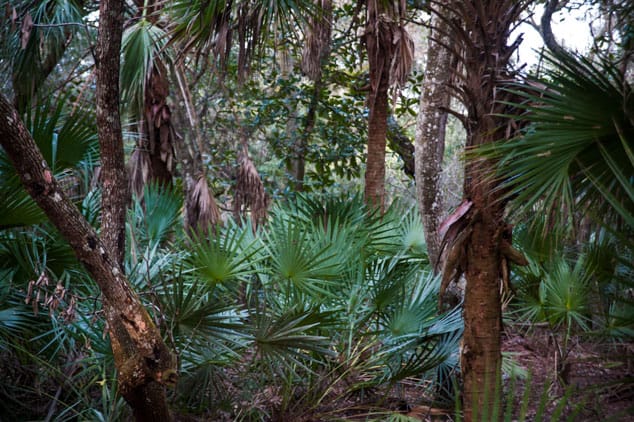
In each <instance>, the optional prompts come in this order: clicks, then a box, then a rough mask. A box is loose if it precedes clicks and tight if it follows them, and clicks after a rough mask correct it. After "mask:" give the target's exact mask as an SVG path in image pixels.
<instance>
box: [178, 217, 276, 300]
mask: <svg viewBox="0 0 634 422" xmlns="http://www.w3.org/2000/svg"><path fill="white" fill-rule="evenodd" d="M251 232H252V229H251V227H250V226H248V225H247V226H244V227H241V226H239V225H237V224H236V223H233V222H230V223H229V224H227V226H226V227H224V228H222V229H220V228H217V229H216V232H215V236H213V237H210V238H209V239H207V238H205V237H203V236H196V235H192V237H191V245H190V248H191V255H190V257H189V262H190V263H191V265H192V268H194V271H193V275H194V276H195V277H198V278H200V279H201V280H203V281H204V282H205V283H207V284H208V285H209V286H211V287H213V286H217V285H224V287H225V288H235V287H236V286H233V287H232V286H231V285H230V284H231V283H239V282H243V283H245V282H247V281H248V279H249V276H250V275H251V274H253V273H254V272H255V271H256V269H257V264H258V262H259V261H260V260H261V259H262V258H263V257H262V256H261V255H260V254H259V253H260V248H261V244H260V243H259V241H258V240H257V239H256V238H255V237H253V236H252V235H251Z"/></svg>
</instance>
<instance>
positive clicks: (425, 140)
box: [414, 10, 457, 266]
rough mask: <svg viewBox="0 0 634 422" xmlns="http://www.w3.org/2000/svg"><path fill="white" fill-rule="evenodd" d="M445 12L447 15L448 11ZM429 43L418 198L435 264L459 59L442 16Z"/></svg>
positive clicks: (419, 137) (419, 143) (419, 144)
mask: <svg viewBox="0 0 634 422" xmlns="http://www.w3.org/2000/svg"><path fill="white" fill-rule="evenodd" d="M441 13H443V14H447V12H446V11H445V10H442V11H441ZM431 27H432V29H431V31H430V34H429V38H428V41H427V67H426V69H425V77H424V79H423V86H422V89H421V95H420V111H419V113H418V118H417V121H416V149H415V154H416V158H415V160H414V163H415V169H416V198H417V201H418V209H419V210H420V213H421V217H422V221H423V231H424V233H425V243H426V244H427V254H428V255H429V260H430V262H431V263H432V265H434V266H435V264H436V263H437V262H438V257H439V254H440V242H441V239H440V238H439V234H438V228H439V227H440V221H441V219H442V214H443V196H442V191H441V186H440V176H441V173H442V161H443V155H444V152H445V129H446V126H447V109H448V108H449V101H450V98H451V97H450V92H449V84H450V82H451V79H452V74H453V72H455V70H456V69H455V67H456V66H455V63H457V61H456V60H452V59H453V58H452V55H451V52H450V51H449V50H447V48H445V47H444V46H445V45H449V43H450V39H449V35H448V30H449V25H448V24H447V22H446V20H445V19H441V18H439V17H438V15H434V16H433V18H432V24H431Z"/></svg>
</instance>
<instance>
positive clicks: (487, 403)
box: [441, 0, 526, 421]
mask: <svg viewBox="0 0 634 422" xmlns="http://www.w3.org/2000/svg"><path fill="white" fill-rule="evenodd" d="M525 6H526V2H525V1H517V0H489V1H487V0H469V1H455V2H452V3H451V4H450V5H449V6H447V8H450V9H451V11H452V14H455V16H456V18H457V19H449V17H447V16H441V18H444V19H445V20H446V21H447V22H449V23H450V25H451V36H452V44H454V45H459V46H460V49H461V50H462V56H461V60H462V65H463V68H464V74H463V75H462V77H461V80H460V81H459V84H458V85H459V89H458V92H459V95H460V96H461V99H462V101H463V103H464V105H465V107H466V109H467V116H466V119H463V120H464V123H465V127H466V131H467V148H468V149H472V148H474V147H477V146H478V145H482V144H486V143H489V142H494V141H498V140H502V139H504V138H505V135H506V128H507V124H508V119H507V118H505V117H500V116H501V115H507V114H508V113H509V111H508V110H506V109H505V107H506V106H505V105H504V104H503V102H504V100H505V97H506V96H508V95H509V94H507V93H505V92H504V91H503V90H502V89H501V87H502V86H503V84H505V83H507V82H508V81H509V80H511V79H512V78H513V75H512V73H510V71H509V70H508V64H509V58H510V56H511V54H512V53H513V51H514V50H515V48H516V47H517V45H518V44H519V42H520V41H521V38H520V39H518V40H516V41H515V42H513V43H512V44H511V45H507V42H508V39H509V36H510V32H511V29H512V28H513V26H514V23H515V22H517V19H519V14H520V12H521V11H522V10H523V8H524V7H525ZM467 157H468V158H467V160H466V163H465V181H464V195H465V201H471V202H472V205H471V209H470V210H469V224H468V225H467V226H465V228H464V230H465V231H466V234H468V236H467V237H466V238H465V240H464V256H465V259H466V262H463V263H461V267H462V268H463V269H465V276H466V280H467V284H466V289H465V299H464V308H463V313H464V337H463V348H462V356H461V370H462V375H463V380H464V390H463V400H464V410H465V420H466V421H471V420H474V419H478V420H493V419H492V418H493V415H494V412H497V410H499V409H495V406H496V405H499V394H500V391H501V389H500V388H499V387H500V377H501V361H502V359H501V330H502V326H501V316H502V311H501V303H500V293H499V292H500V274H501V262H502V260H503V259H504V256H503V255H502V247H503V242H504V238H503V233H504V230H505V228H506V227H507V225H506V223H505V222H504V201H503V199H502V198H501V193H500V191H499V189H495V187H496V180H495V170H494V166H495V163H493V162H490V161H487V160H484V159H480V158H478V157H477V156H467ZM445 270H447V269H445ZM496 395H497V396H498V397H497V398H496ZM476 414H477V415H476ZM497 414H498V415H499V414H501V412H500V413H497Z"/></svg>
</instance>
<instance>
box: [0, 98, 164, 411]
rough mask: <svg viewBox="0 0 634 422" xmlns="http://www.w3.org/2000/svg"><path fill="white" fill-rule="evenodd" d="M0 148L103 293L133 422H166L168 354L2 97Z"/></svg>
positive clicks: (111, 260)
mask: <svg viewBox="0 0 634 422" xmlns="http://www.w3.org/2000/svg"><path fill="white" fill-rule="evenodd" d="M0 144H1V145H2V146H3V147H4V149H5V151H6V153H7V155H8V156H9V158H10V159H11V161H12V163H13V165H14V166H15V168H16V171H17V173H18V175H19V176H20V179H21V181H22V183H23V184H24V186H25V188H26V190H27V192H29V194H30V195H31V196H32V197H33V199H34V200H35V202H37V204H38V205H39V206H40V207H41V208H42V210H44V212H45V213H46V215H47V216H48V218H49V219H50V221H51V222H52V223H53V224H54V225H55V227H56V228H57V229H58V230H59V231H60V233H61V234H62V236H64V238H65V239H66V240H67V241H68V243H69V244H70V246H71V247H72V248H73V250H74V251H75V254H76V256H77V259H78V260H79V262H81V263H82V264H83V265H84V267H85V268H86V269H87V270H88V272H89V273H90V274H91V276H92V277H93V279H94V280H95V282H96V283H97V285H98V286H99V288H100V290H101V292H102V294H103V297H104V302H105V306H104V309H105V310H106V321H107V323H108V329H109V332H110V337H111V340H112V348H113V352H114V355H115V362H116V364H117V370H118V373H119V387H120V390H121V393H122V395H123V396H124V397H125V398H126V400H127V401H128V402H129V403H130V405H131V406H133V410H134V414H135V417H136V418H137V420H140V421H145V420H147V421H156V420H169V413H168V412H167V405H166V403H165V396H164V392H163V386H162V385H163V384H171V383H173V382H175V379H176V370H175V361H174V359H173V356H172V354H171V353H170V351H169V350H168V348H167V347H166V345H165V343H164V342H163V339H162V338H161V335H160V332H159V331H158V329H157V328H156V326H155V325H154V323H153V322H152V319H151V318H150V316H149V314H148V313H147V311H146V310H145V308H144V307H143V306H142V305H141V302H140V300H139V297H138V296H137V295H136V294H135V293H134V292H133V291H132V289H131V287H130V285H129V283H128V280H127V279H126V278H125V275H124V274H123V272H122V270H121V267H120V266H119V263H118V261H117V259H115V258H113V257H114V254H113V253H112V252H111V250H110V248H109V247H108V245H107V244H106V243H105V242H103V241H102V240H101V239H100V238H99V236H98V235H97V233H96V231H95V229H94V228H93V227H92V226H90V224H88V222H87V221H86V219H85V218H84V217H83V216H82V215H81V213H80V211H79V209H77V207H76V206H75V205H74V204H73V202H72V201H71V200H70V199H69V198H68V197H67V196H66V195H65V194H64V192H63V190H62V189H60V187H59V186H58V184H57V181H56V180H55V178H54V177H53V174H52V172H51V170H50V168H49V166H48V164H47V163H46V161H45V160H44V157H43V156H42V154H41V153H40V151H39V150H38V149H37V146H36V144H35V141H34V140H33V138H32V137H31V135H30V134H29V132H28V130H27V128H26V127H25V126H24V123H23V122H22V121H21V120H20V117H19V115H18V112H17V110H15V108H13V106H11V104H10V103H9V102H8V100H7V99H6V98H5V97H4V96H3V95H0ZM119 346H120V347H119ZM121 349H125V350H121ZM130 351H132V353H130ZM141 398H142V399H141Z"/></svg>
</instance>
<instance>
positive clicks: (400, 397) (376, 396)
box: [177, 325, 634, 422]
mask: <svg viewBox="0 0 634 422" xmlns="http://www.w3.org/2000/svg"><path fill="white" fill-rule="evenodd" d="M549 333H550V332H549V330H548V329H547V328H545V327H540V326H539V325H537V326H535V325H531V326H530V332H527V331H526V330H525V329H524V328H523V327H522V326H520V325H507V326H506V327H505V333H504V337H503V343H502V349H503V352H504V353H505V354H506V355H507V356H510V358H511V359H512V361H513V362H514V365H516V366H517V367H519V368H521V369H522V370H523V371H524V372H526V373H527V374H529V376H528V377H527V378H517V379H516V380H515V381H514V382H512V381H511V379H509V378H506V377H505V379H504V398H505V400H509V398H511V399H512V400H513V403H511V404H510V405H509V403H508V402H505V403H504V404H503V410H502V415H503V418H502V419H503V420H505V421H526V422H531V421H536V420H541V421H571V422H604V421H609V422H630V421H632V422H634V343H615V342H614V341H611V342H601V341H580V340H579V339H577V338H574V339H573V340H572V341H571V342H570V345H569V349H570V353H569V355H568V358H567V360H566V362H567V363H568V365H565V366H563V367H564V368H566V369H565V370H564V371H562V372H560V375H563V377H565V378H566V379H567V385H568V387H567V388H565V387H563V386H562V384H561V383H560V382H558V381H557V378H558V376H557V374H556V368H557V366H558V363H557V358H556V353H555V350H556V347H557V346H556V344H555V343H554V341H553V340H552V337H551V335H550V334H549ZM560 367H561V365H560ZM332 387H333V390H332V391H333V392H334V393H335V394H333V396H332V400H325V401H324V402H323V403H322V405H321V406H319V407H318V408H316V409H313V410H307V409H305V408H304V406H303V405H302V403H301V400H300V401H299V402H297V403H295V406H296V407H295V409H294V410H291V411H290V412H286V413H284V414H283V415H276V414H275V411H272V412H270V413H269V412H265V413H268V415H269V417H268V418H266V419H265V420H271V421H275V422H278V421H279V422H322V421H326V422H330V421H355V422H356V421H386V422H397V421H398V422H417V421H420V422H430V421H431V422H441V421H442V422H453V421H457V420H460V419H458V418H456V416H455V412H454V410H455V402H449V403H447V404H445V405H444V406H443V405H439V404H437V403H434V402H433V401H432V397H430V395H429V384H422V383H420V382H416V381H411V382H409V381H408V380H405V381H403V382H401V383H399V384H398V385H397V386H395V387H394V388H392V389H390V392H389V393H388V394H385V392H381V391H378V390H377V391H367V392H366V393H365V394H363V395H355V396H350V395H343V394H342V395H339V394H336V393H337V390H339V387H338V386H332ZM269 390H271V389H270V388H267V389H265V390H264V391H262V392H261V395H262V397H260V398H258V397H253V398H252V400H251V402H250V403H244V404H245V406H246V407H249V406H255V407H260V406H259V405H258V403H261V407H262V408H269V409H270V406H271V405H273V407H275V405H274V403H276V402H278V401H280V400H281V398H280V397H276V396H278V394H276V393H274V392H272V390H271V391H269ZM527 390H528V391H527ZM525 396H526V397H528V399H526V398H525ZM560 403H562V404H561V405H560ZM291 407H293V406H291ZM508 409H512V410H511V411H510V415H511V416H510V417H509V416H508V414H507V413H509V412H508ZM540 415H541V419H540V417H539V416H540ZM247 419H248V418H247ZM177 420H178V421H182V422H193V421H195V422H201V421H205V422H206V421H222V422H225V421H227V422H228V421H233V420H235V418H234V417H231V416H230V415H229V414H224V415H223V414H218V413H216V414H214V415H213V416H212V415H207V416H206V417H205V416H203V417H195V418H194V417H181V418H177Z"/></svg>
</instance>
